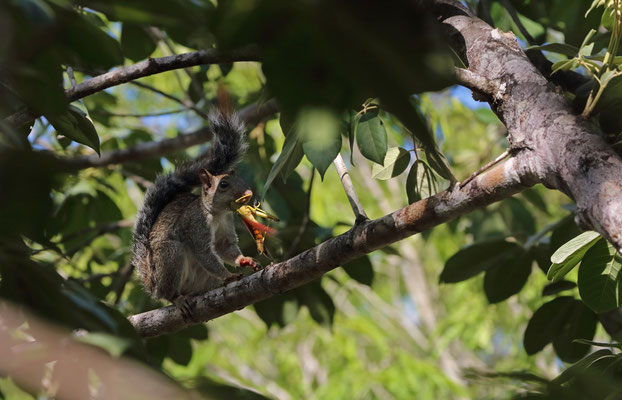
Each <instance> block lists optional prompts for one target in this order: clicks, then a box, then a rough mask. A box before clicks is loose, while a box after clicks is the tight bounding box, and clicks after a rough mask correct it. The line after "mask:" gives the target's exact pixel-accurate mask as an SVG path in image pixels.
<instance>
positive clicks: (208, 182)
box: [199, 168, 213, 189]
mask: <svg viewBox="0 0 622 400" xmlns="http://www.w3.org/2000/svg"><path fill="white" fill-rule="evenodd" d="M212 179H213V175H212V174H210V173H209V171H208V170H206V169H205V168H203V169H202V170H200V171H199V180H200V181H201V183H202V184H203V186H205V187H207V188H208V189H209V188H211V187H212Z"/></svg>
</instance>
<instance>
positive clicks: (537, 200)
mask: <svg viewBox="0 0 622 400" xmlns="http://www.w3.org/2000/svg"><path fill="white" fill-rule="evenodd" d="M521 195H522V196H523V197H524V198H525V199H526V200H527V201H528V202H530V203H531V204H533V205H534V206H535V207H537V208H538V209H539V210H540V211H542V212H544V213H545V214H547V215H548V214H549V210H548V207H547V205H546V202H545V201H544V199H543V198H542V196H541V195H540V193H539V192H538V191H537V190H536V189H535V188H529V189H527V190H525V191H523V192H522V193H521Z"/></svg>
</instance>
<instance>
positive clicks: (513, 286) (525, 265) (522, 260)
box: [484, 250, 533, 304]
mask: <svg viewBox="0 0 622 400" xmlns="http://www.w3.org/2000/svg"><path fill="white" fill-rule="evenodd" d="M513 254H514V256H513V257H512V258H511V259H508V260H507V262H505V263H503V264H500V265H497V266H495V267H493V268H490V269H488V270H486V274H485V275H484V293H486V298H487V299H488V302H489V303H491V304H494V303H498V302H500V301H503V300H505V299H507V298H509V297H510V296H512V295H514V294H516V293H518V292H520V291H521V289H522V288H523V286H525V283H527V279H528V278H529V274H530V273H531V262H532V261H533V260H532V258H531V256H530V255H529V253H527V252H526V251H524V250H523V253H522V254H519V252H518V251H516V252H513Z"/></svg>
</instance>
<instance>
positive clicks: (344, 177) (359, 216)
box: [333, 153, 369, 224]
mask: <svg viewBox="0 0 622 400" xmlns="http://www.w3.org/2000/svg"><path fill="white" fill-rule="evenodd" d="M333 164H335V168H337V173H338V174H339V179H341V183H342V184H343V190H345V192H346V196H348V201H349V202H350V206H352V211H353V212H354V217H355V218H356V219H355V223H356V224H359V223H361V222H363V221H366V220H368V219H369V218H368V217H367V214H365V210H364V209H363V206H362V205H361V201H360V200H359V197H358V195H357V194H356V190H354V185H352V179H350V174H349V173H348V168H347V167H346V164H345V163H344V162H343V158H342V157H341V153H339V154H337V157H336V158H335V160H333Z"/></svg>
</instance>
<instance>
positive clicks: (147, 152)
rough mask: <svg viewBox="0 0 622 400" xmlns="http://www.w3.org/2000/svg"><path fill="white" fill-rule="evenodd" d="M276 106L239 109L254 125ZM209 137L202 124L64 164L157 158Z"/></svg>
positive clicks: (96, 164)
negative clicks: (187, 131)
mask: <svg viewBox="0 0 622 400" xmlns="http://www.w3.org/2000/svg"><path fill="white" fill-rule="evenodd" d="M277 109H278V108H277V104H276V102H275V101H274V100H270V101H267V102H265V103H263V104H262V105H256V104H251V105H250V106H248V107H245V108H244V109H242V110H241V111H240V118H241V119H242V120H243V121H244V122H245V123H246V124H247V125H253V124H255V123H257V122H258V121H260V120H261V119H263V118H265V117H267V116H268V115H272V114H274V113H276V112H277ZM211 138H212V131H211V129H210V128H208V127H204V128H201V129H199V130H197V131H195V132H193V133H189V134H185V135H179V136H177V137H175V138H172V139H164V140H161V141H159V142H146V143H140V144H137V145H136V146H133V147H129V148H127V149H122V150H114V151H109V152H102V154H101V157H100V156H98V155H97V154H90V155H88V156H81V157H76V158H71V159H66V160H65V163H66V164H67V165H68V166H69V167H70V168H73V169H83V168H89V167H104V166H107V165H111V164H120V163H123V162H127V161H138V160H143V159H146V158H154V157H159V156H161V155H163V154H167V153H172V152H175V151H179V150H183V149H186V148H188V147H191V146H194V145H197V144H201V143H205V142H207V141H209V140H210V139H211Z"/></svg>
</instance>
